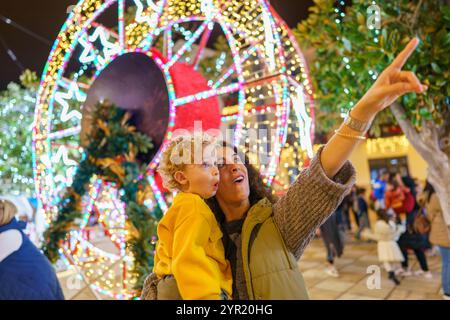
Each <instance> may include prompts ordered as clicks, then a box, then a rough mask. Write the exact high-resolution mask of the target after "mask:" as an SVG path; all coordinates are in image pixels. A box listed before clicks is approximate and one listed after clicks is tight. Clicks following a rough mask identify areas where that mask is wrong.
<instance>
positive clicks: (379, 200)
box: [372, 168, 389, 210]
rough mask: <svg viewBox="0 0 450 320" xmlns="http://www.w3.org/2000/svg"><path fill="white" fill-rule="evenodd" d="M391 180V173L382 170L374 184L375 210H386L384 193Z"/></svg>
mask: <svg viewBox="0 0 450 320" xmlns="http://www.w3.org/2000/svg"><path fill="white" fill-rule="evenodd" d="M388 179H389V172H388V171H387V169H385V168H382V169H380V171H379V173H378V178H377V179H376V180H375V182H374V183H373V184H372V190H373V195H374V197H375V199H376V200H375V210H378V209H384V208H385V207H384V204H385V203H384V193H385V190H386V183H387V181H388Z"/></svg>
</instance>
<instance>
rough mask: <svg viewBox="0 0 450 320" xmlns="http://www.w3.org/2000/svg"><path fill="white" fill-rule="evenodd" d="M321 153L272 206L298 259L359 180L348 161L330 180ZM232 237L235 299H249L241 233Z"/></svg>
mask: <svg viewBox="0 0 450 320" xmlns="http://www.w3.org/2000/svg"><path fill="white" fill-rule="evenodd" d="M322 150H323V147H321V148H320V149H319V150H318V152H317V154H316V155H315V157H314V158H313V159H312V160H311V164H310V166H309V167H308V168H306V169H303V170H302V171H301V172H300V174H299V176H298V177H297V179H296V181H295V182H294V183H293V184H292V185H291V186H290V187H289V189H288V191H287V193H286V194H285V195H284V196H283V197H282V198H280V199H279V200H278V201H277V202H276V203H275V204H274V206H273V215H274V216H273V218H274V221H275V223H276V224H277V226H278V228H279V229H280V232H281V235H282V237H283V239H284V241H285V243H286V246H287V248H288V249H289V250H290V251H291V252H292V253H293V255H294V256H295V258H296V259H297V260H298V259H300V257H301V255H302V254H303V252H304V250H305V248H306V246H307V245H308V244H309V242H310V241H311V239H312V238H313V237H314V234H315V230H316V229H317V228H318V227H319V226H320V225H321V224H322V223H323V222H325V220H326V219H327V218H328V217H329V216H330V215H331V214H332V213H333V212H334V211H335V209H336V208H337V206H338V205H339V204H340V203H341V202H342V199H343V198H344V197H345V196H346V195H347V194H348V193H349V192H350V189H351V187H352V186H353V184H354V183H355V180H356V172H355V169H354V167H353V165H352V164H351V163H350V162H349V161H347V162H345V164H344V165H343V166H342V168H341V169H340V170H339V172H338V173H337V174H336V175H335V176H334V178H333V179H329V178H328V177H327V176H326V175H325V172H324V171H323V168H322V165H321V163H320V155H321V153H322ZM241 226H242V223H241ZM229 235H230V238H231V239H232V240H233V242H234V244H235V245H236V248H238V250H237V251H236V261H235V263H232V266H233V265H234V266H235V270H233V275H234V277H233V281H234V288H235V290H234V292H233V298H234V299H239V300H247V299H248V294H247V287H246V283H245V277H244V269H243V264H242V255H241V249H240V248H241V234H240V230H234V231H233V232H232V233H229Z"/></svg>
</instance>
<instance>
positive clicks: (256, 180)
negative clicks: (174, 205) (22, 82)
mask: <svg viewBox="0 0 450 320" xmlns="http://www.w3.org/2000/svg"><path fill="white" fill-rule="evenodd" d="M222 147H224V148H231V149H233V150H234V152H236V153H237V154H239V156H241V155H242V156H243V158H244V159H243V160H244V165H245V167H246V168H247V173H248V184H249V189H250V194H249V196H248V198H249V201H250V206H253V205H254V204H256V203H257V202H258V201H259V200H261V199H263V198H267V199H268V200H269V201H270V202H271V203H272V204H273V203H275V202H276V198H275V197H274V196H273V195H272V190H271V189H270V188H269V187H267V186H265V184H264V182H263V180H262V177H261V175H260V174H259V172H258V170H256V168H255V167H254V166H253V165H251V164H250V160H249V158H248V156H247V155H246V154H245V153H241V152H239V151H238V149H237V148H236V147H235V146H231V145H229V144H228V143H226V142H223V143H222ZM206 203H207V204H208V206H209V207H210V209H211V211H212V212H213V213H214V215H215V216H216V219H217V222H219V224H222V223H223V222H224V221H225V215H224V213H223V211H222V209H221V208H220V205H219V202H218V201H217V199H216V197H215V196H214V197H212V198H209V199H207V200H206Z"/></svg>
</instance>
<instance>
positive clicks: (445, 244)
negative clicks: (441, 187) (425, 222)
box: [418, 180, 450, 300]
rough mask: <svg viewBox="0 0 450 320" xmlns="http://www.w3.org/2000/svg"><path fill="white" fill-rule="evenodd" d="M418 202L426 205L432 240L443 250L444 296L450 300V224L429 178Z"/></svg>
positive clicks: (442, 274)
mask: <svg viewBox="0 0 450 320" xmlns="http://www.w3.org/2000/svg"><path fill="white" fill-rule="evenodd" d="M418 202H419V204H421V205H424V206H425V208H426V212H427V217H428V219H429V220H430V222H431V230H430V242H431V243H432V244H434V245H437V246H438V247H439V251H440V252H441V263H442V272H441V277H442V289H443V291H444V295H443V297H444V299H446V300H450V226H448V225H447V224H446V223H445V221H444V216H443V214H442V209H441V206H440V204H439V199H438V197H437V195H436V192H435V191H434V188H433V186H432V185H431V184H430V182H429V181H428V180H427V182H426V185H425V188H424V190H423V193H422V194H420V195H419V196H418Z"/></svg>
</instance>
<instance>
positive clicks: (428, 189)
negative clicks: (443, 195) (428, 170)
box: [423, 180, 436, 202]
mask: <svg viewBox="0 0 450 320" xmlns="http://www.w3.org/2000/svg"><path fill="white" fill-rule="evenodd" d="M423 191H424V192H426V193H427V194H428V197H427V202H430V198H431V196H432V195H433V193H435V192H436V191H435V190H434V187H433V185H432V184H431V183H430V181H428V180H427V181H426V183H425V188H423Z"/></svg>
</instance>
